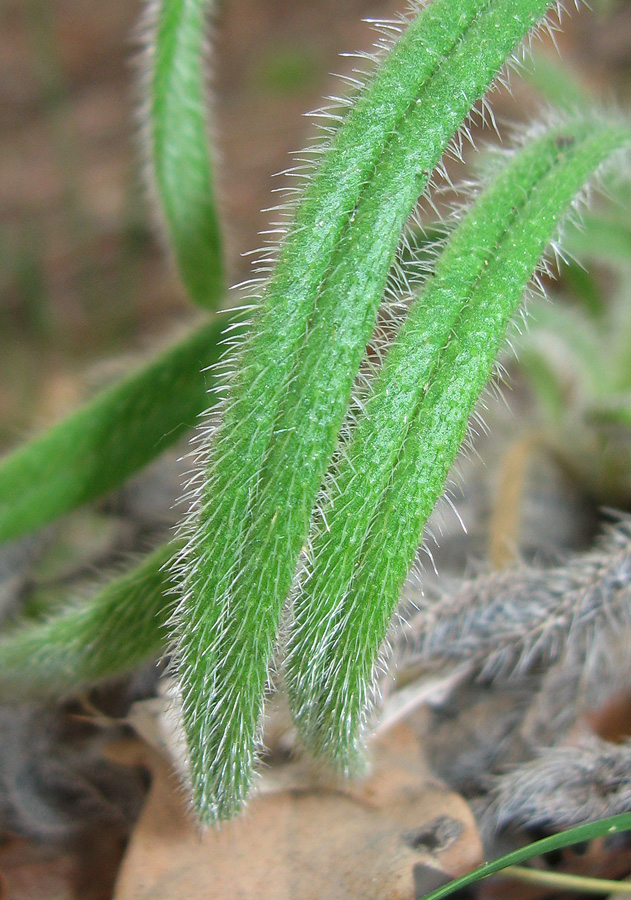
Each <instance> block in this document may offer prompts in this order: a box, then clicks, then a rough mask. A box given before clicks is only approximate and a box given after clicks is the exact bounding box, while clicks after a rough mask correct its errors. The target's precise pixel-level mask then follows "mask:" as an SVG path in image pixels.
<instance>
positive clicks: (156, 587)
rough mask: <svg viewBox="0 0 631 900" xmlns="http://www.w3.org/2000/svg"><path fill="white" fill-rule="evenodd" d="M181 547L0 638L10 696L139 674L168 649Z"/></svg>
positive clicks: (3, 687)
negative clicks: (175, 563)
mask: <svg viewBox="0 0 631 900" xmlns="http://www.w3.org/2000/svg"><path fill="white" fill-rule="evenodd" d="M174 552H175V548H174V547H173V546H163V547H160V548H158V549H157V550H155V551H154V552H153V553H151V554H150V555H149V556H147V557H146V558H145V559H144V560H143V561H142V562H141V563H140V564H139V565H137V566H136V567H135V568H133V569H132V570H131V571H129V572H125V573H124V574H123V575H120V576H118V577H117V578H114V579H113V580H112V581H110V582H108V583H107V584H106V585H104V586H103V587H102V588H101V589H100V590H98V591H97V592H96V593H95V594H94V595H93V596H92V597H89V598H88V599H86V600H84V601H83V602H82V603H81V604H75V605H74V606H70V607H68V609H65V610H63V611H61V612H58V613H55V614H54V615H52V616H51V617H50V619H48V620H47V621H44V622H40V623H37V624H29V625H21V626H18V627H17V628H16V629H15V630H14V631H13V633H12V634H9V635H7V636H6V637H3V638H2V639H1V640H0V696H2V699H3V702H15V701H18V700H21V699H24V698H34V697H35V698H38V699H42V698H54V697H59V696H63V695H66V694H70V693H73V692H77V691H80V690H81V689H83V688H85V687H88V686H90V685H93V684H95V683H97V682H99V681H103V680H104V679H107V678H112V677H114V676H118V675H122V674H125V673H126V672H131V671H132V670H133V669H134V668H135V667H136V666H138V665H140V664H141V663H143V662H145V660H147V659H151V658H152V657H154V658H156V657H158V656H160V655H161V654H162V652H163V649H164V646H165V643H166V630H165V623H166V619H167V617H168V614H167V610H168V608H169V605H170V601H169V597H168V595H169V593H170V592H172V590H173V584H172V581H171V578H170V576H169V573H168V571H167V570H166V569H165V567H166V566H168V564H169V563H170V561H171V559H172V557H173V554H174Z"/></svg>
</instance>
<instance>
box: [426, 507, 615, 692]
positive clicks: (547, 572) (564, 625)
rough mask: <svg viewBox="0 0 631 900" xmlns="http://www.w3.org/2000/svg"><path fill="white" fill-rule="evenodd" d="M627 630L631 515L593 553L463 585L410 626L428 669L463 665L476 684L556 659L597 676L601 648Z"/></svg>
mask: <svg viewBox="0 0 631 900" xmlns="http://www.w3.org/2000/svg"><path fill="white" fill-rule="evenodd" d="M630 626H631V517H629V516H623V517H621V518H620V519H619V521H618V522H617V523H616V524H614V525H613V526H611V527H610V528H609V529H608V530H607V532H606V534H605V535H604V536H603V538H602V539H601V541H600V543H599V545H598V546H597V548H596V549H595V550H594V551H592V552H589V553H585V554H580V555H577V556H575V557H573V558H570V559H569V560H568V561H567V562H566V563H565V564H564V565H559V566H556V567H554V568H550V569H538V568H536V567H531V566H524V565H522V566H519V567H517V568H515V569H511V570H507V571H501V572H493V573H490V574H488V575H482V576H480V577H478V578H476V579H474V580H472V581H468V582H465V583H464V584H463V585H462V587H461V588H460V589H459V590H458V591H457V592H456V593H455V594H454V595H453V596H452V597H441V598H440V600H439V601H433V602H432V603H428V604H427V605H426V607H425V609H423V610H422V612H421V613H420V614H419V615H418V616H417V617H416V618H415V620H414V621H413V623H412V630H413V633H414V650H413V654H414V655H415V656H416V655H418V657H419V660H420V661H422V662H423V663H425V664H427V665H428V666H435V665H440V666H445V665H448V666H451V665H459V664H461V663H464V662H467V663H469V664H470V665H471V668H472V669H475V670H477V671H479V673H480V674H481V677H483V678H495V677H499V676H502V677H505V676H508V675H512V676H514V677H523V676H525V675H526V674H528V673H531V672H533V671H534V670H535V669H537V667H540V666H543V667H544V668H548V667H550V666H552V665H553V664H554V663H555V662H557V661H558V660H560V659H563V658H565V659H567V660H568V661H571V664H572V666H574V667H576V666H581V667H583V668H585V667H586V668H587V669H588V670H589V669H591V668H594V669H598V670H599V671H602V668H603V663H604V662H605V661H604V660H603V658H602V657H603V651H604V647H603V642H602V640H600V637H599V636H600V635H603V634H605V635H606V634H609V635H611V637H612V639H613V638H614V637H616V636H617V635H618V634H619V633H620V631H622V630H628V629H629V627H630Z"/></svg>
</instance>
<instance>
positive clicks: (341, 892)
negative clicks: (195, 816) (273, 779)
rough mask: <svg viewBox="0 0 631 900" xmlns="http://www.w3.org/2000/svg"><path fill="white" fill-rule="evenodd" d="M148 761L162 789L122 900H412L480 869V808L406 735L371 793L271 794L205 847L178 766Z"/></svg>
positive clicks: (378, 753)
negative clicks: (441, 778) (442, 780)
mask: <svg viewBox="0 0 631 900" xmlns="http://www.w3.org/2000/svg"><path fill="white" fill-rule="evenodd" d="M146 752H147V754H148V762H149V765H150V766H151V768H152V770H153V776H154V779H153V784H152V788H151V791H150V794H149V798H148V800H147V803H146V805H145V808H144V810H143V813H142V814H141V817H140V819H139V822H138V825H137V827H136V830H135V832H134V834H133V837H132V839H131V841H130V845H129V848H128V851H127V855H126V857H125V860H124V862H123V865H122V868H121V871H120V873H119V878H118V881H117V889H116V891H115V898H114V900H183V898H186V900H202V898H203V900H219V898H221V900H224V898H226V897H230V898H234V900H250V898H251V900H254V898H256V900H262V898H265V900H295V898H300V900H351V898H352V900H357V898H360V897H361V898H362V900H371V898H374V900H413V898H414V897H416V896H419V894H422V893H423V892H424V891H425V890H428V889H429V888H430V887H431V886H433V885H432V884H431V883H430V881H431V880H432V879H438V881H440V880H441V879H442V880H446V877H447V876H455V875H458V874H461V873H463V872H464V871H467V870H468V869H470V868H472V867H473V866H475V865H476V864H477V863H478V862H479V861H480V858H481V852H482V851H481V846H480V841H479V837H478V833H477V829H476V826H475V823H474V820H473V817H472V815H471V812H470V810H469V808H468V807H467V805H466V803H465V802H464V800H462V798H461V797H459V796H458V795H457V794H454V793H453V792H450V791H449V790H447V789H446V788H445V787H443V786H442V785H440V784H439V783H437V782H436V781H435V780H434V779H433V778H432V777H431V775H430V774H429V772H428V770H427V768H426V766H424V765H423V763H422V762H421V759H420V756H419V748H418V741H417V739H416V738H415V737H414V735H413V734H412V732H411V730H410V729H409V728H408V727H407V726H406V725H401V726H399V727H397V728H396V729H394V730H392V731H390V732H389V733H388V734H387V735H386V736H384V737H383V738H382V739H381V740H380V741H379V742H376V743H375V746H374V760H375V762H374V767H373V771H372V774H371V776H370V777H369V778H367V779H366V780H364V781H363V782H356V783H354V784H353V785H352V786H350V787H344V788H340V787H335V786H331V785H329V786H326V785H318V784H317V783H316V781H315V778H314V779H312V782H311V784H307V783H306V782H305V781H304V780H303V784H302V785H301V786H295V787H292V788H289V789H287V788H285V789H282V790H279V791H278V792H275V793H262V794H261V795H260V796H257V797H255V799H253V800H252V802H251V803H250V805H249V807H248V810H247V813H246V814H245V815H244V816H243V817H241V818H240V819H238V820H236V821H234V822H230V823H228V824H225V825H223V826H222V827H221V828H220V829H214V830H210V831H208V832H206V833H205V834H203V835H202V836H200V835H199V834H198V832H197V831H196V828H195V825H194V823H193V822H192V821H191V819H190V818H189V815H188V812H187V808H186V803H185V800H184V797H183V794H182V791H181V789H180V788H179V787H178V785H177V782H176V779H175V777H174V775H173V771H172V769H171V768H170V766H169V764H168V763H166V761H165V760H164V758H163V757H161V756H160V755H159V754H158V753H157V752H156V751H155V750H152V749H151V748H148V747H147V748H146ZM120 758H121V757H120V754H119V759H120ZM128 761H129V762H130V763H135V764H137V763H138V762H140V760H139V759H137V758H128ZM428 879H429V880H428Z"/></svg>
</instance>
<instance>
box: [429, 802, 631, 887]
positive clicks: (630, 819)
mask: <svg viewBox="0 0 631 900" xmlns="http://www.w3.org/2000/svg"><path fill="white" fill-rule="evenodd" d="M623 831H631V813H624V814H623V815H620V816H611V817H610V818H608V819H601V820H600V821H598V822H590V823H589V824H588V825H579V826H578V827H577V828H570V829H569V830H568V831H562V832H561V833H560V834H553V835H551V837H547V838H542V839H541V840H539V841H535V842H534V843H532V844H528V846H527V847H522V848H521V849H519V850H515V851H514V852H513V853H507V854H506V856H502V857H500V859H496V860H494V861H493V862H490V863H484V865H482V866H480V868H479V869H475V870H474V871H473V872H469V873H468V874H467V875H463V876H462V878H457V879H456V880H455V881H451V882H450V883H449V884H446V885H445V886H444V887H441V888H438V890H436V891H432V893H431V894H426V895H425V897H424V898H423V900H443V897H449V896H450V895H451V894H453V893H455V891H458V890H460V889H461V888H465V887H468V885H470V884H475V882H476V881H480V880H481V879H482V878H488V877H489V875H495V874H496V873H497V872H501V871H502V869H506V868H507V867H508V866H516V865H519V863H522V862H526V860H529V859H533V858H534V857H536V856H541V855H542V854H544V853H551V852H552V851H554V850H561V849H562V848H563V847H571V846H572V845H573V844H580V843H582V842H583V841H593V840H594V839H595V838H599V837H606V836H607V835H611V834H620V832H623Z"/></svg>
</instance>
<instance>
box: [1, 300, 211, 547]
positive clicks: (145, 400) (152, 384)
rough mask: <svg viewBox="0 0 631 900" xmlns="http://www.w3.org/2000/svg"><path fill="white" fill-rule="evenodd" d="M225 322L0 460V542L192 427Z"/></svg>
mask: <svg viewBox="0 0 631 900" xmlns="http://www.w3.org/2000/svg"><path fill="white" fill-rule="evenodd" d="M228 321H229V320H228V319H227V318H222V319H221V320H215V321H212V322H211V323H210V324H208V325H204V326H203V327H200V328H198V329H197V330H196V331H195V332H193V333H192V334H191V335H189V336H188V337H186V338H184V340H181V341H179V342H178V343H177V344H175V345H174V346H172V347H170V348H169V349H168V350H166V351H165V352H163V353H162V354H161V355H160V356H158V357H157V358H156V359H154V360H153V361H152V362H150V363H149V364H148V365H146V366H145V367H143V368H142V369H140V370H139V371H137V372H135V373H134V374H132V375H130V376H128V377H127V378H126V379H125V380H123V381H121V382H119V383H118V384H115V385H114V386H113V387H111V388H109V389H107V390H105V391H102V392H101V393H100V394H98V395H97V396H96V397H95V398H94V399H93V400H91V401H90V402H89V403H87V404H86V405H85V406H83V407H82V408H80V409H79V410H78V411H77V412H75V413H74V414H72V415H70V416H68V418H66V419H64V420H63V421H61V422H59V423H58V424H57V425H54V426H53V427H52V428H50V429H48V430H47V431H45V432H44V433H43V434H41V435H40V436H38V437H36V438H34V439H33V440H31V441H30V442H29V443H27V444H25V445H24V446H22V447H19V448H18V449H16V450H15V451H13V452H12V453H10V454H9V455H8V456H6V457H5V458H4V459H3V460H1V461H0V540H8V539H10V538H15V537H17V536H18V535H20V534H23V533H25V532H27V531H31V530H33V529H35V528H38V527H40V526H41V525H45V524H46V523H47V522H50V521H51V520H52V519H54V518H56V517H57V516H59V515H61V514H63V513H66V512H69V511H70V510H71V509H74V508H75V507H77V506H79V505H80V504H82V503H86V502H88V501H90V500H94V499H96V498H97V497H100V496H102V495H103V494H105V493H107V492H108V491H110V490H112V489H114V488H115V487H117V486H118V485H119V484H121V483H122V482H123V481H124V480H125V479H126V478H128V477H129V476H130V475H133V474H134V472H137V471H138V470H139V469H141V468H142V467H143V466H144V465H146V464H147V463H148V462H150V461H151V460H152V459H153V458H154V457H156V456H158V455H159V454H160V453H162V452H163V451H164V450H166V448H167V447H169V446H170V445H171V444H173V443H174V442H175V441H176V440H177V439H178V438H179V437H181V435H182V434H184V432H185V431H186V430H187V429H188V428H191V427H192V426H193V425H194V424H195V420H196V418H197V416H198V415H199V414H200V413H201V412H203V411H204V410H205V409H206V408H207V407H209V406H210V405H212V402H213V399H214V395H212V394H210V395H209V394H208V393H207V391H208V390H209V389H211V388H212V387H213V385H214V383H215V376H214V375H213V374H212V373H205V374H201V370H202V369H203V368H205V367H207V366H209V365H211V364H212V363H215V362H216V361H217V359H218V357H219V355H220V350H221V348H220V347H219V340H220V338H221V333H222V330H223V328H224V327H225V326H226V325H227V324H228Z"/></svg>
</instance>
